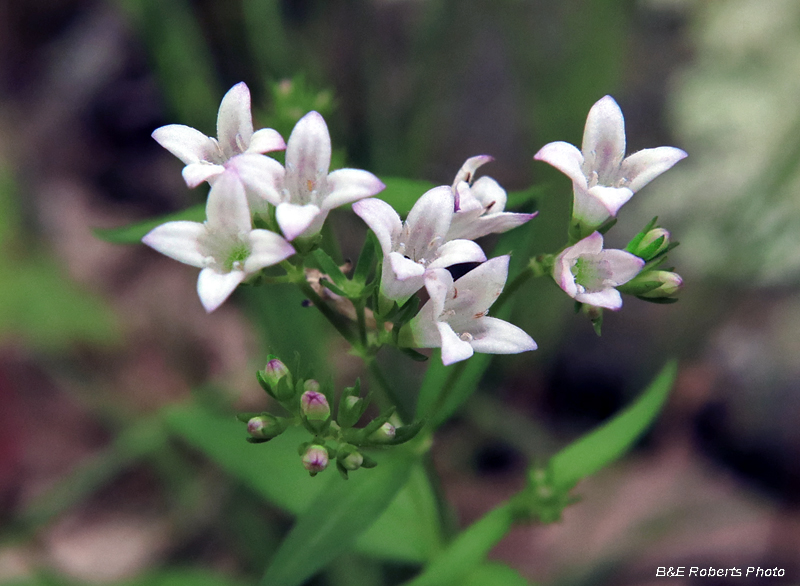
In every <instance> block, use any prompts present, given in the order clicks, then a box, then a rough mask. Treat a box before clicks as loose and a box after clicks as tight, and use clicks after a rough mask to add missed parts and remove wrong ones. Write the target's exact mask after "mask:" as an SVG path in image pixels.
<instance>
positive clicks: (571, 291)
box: [553, 248, 578, 299]
mask: <svg viewBox="0 0 800 586" xmlns="http://www.w3.org/2000/svg"><path fill="white" fill-rule="evenodd" d="M569 251H570V249H569V248H568V249H566V250H565V251H563V252H562V253H561V254H559V255H558V256H557V257H556V260H555V262H554V263H553V280H554V281H555V282H556V285H558V286H559V287H561V288H562V289H563V290H564V292H565V293H566V294H567V295H569V296H570V297H572V298H573V299H574V298H575V296H576V295H577V294H578V286H577V285H576V284H575V275H573V274H572V270H571V269H572V262H571V259H570V258H568V257H567V254H569Z"/></svg>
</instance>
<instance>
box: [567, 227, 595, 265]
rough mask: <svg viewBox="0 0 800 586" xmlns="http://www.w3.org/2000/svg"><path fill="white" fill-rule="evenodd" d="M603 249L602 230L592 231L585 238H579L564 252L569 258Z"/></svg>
mask: <svg viewBox="0 0 800 586" xmlns="http://www.w3.org/2000/svg"><path fill="white" fill-rule="evenodd" d="M601 250H603V235H602V234H600V232H592V233H591V234H589V235H588V236H587V237H586V238H584V239H583V240H579V241H578V242H576V243H575V244H573V245H572V246H570V247H569V248H567V249H566V250H565V251H564V252H565V253H566V257H567V258H569V259H574V258H578V257H579V256H582V255H584V254H597V253H599V252H600V251H601Z"/></svg>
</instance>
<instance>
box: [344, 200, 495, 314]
mask: <svg viewBox="0 0 800 586" xmlns="http://www.w3.org/2000/svg"><path fill="white" fill-rule="evenodd" d="M453 206H454V201H453V192H452V190H451V189H450V187H448V186H446V185H442V186H440V187H434V188H433V189H431V190H429V191H427V192H426V193H424V194H423V195H422V197H420V198H419V199H418V200H417V202H416V203H415V204H414V207H413V208H411V211H410V212H409V213H408V217H407V218H406V221H405V223H404V222H402V221H401V220H400V216H399V215H398V214H397V212H396V211H395V210H394V208H392V206H390V205H389V204H388V203H386V202H384V201H381V200H379V199H366V200H363V201H359V202H356V203H354V204H353V211H354V212H355V213H356V214H358V215H359V216H361V219H362V220H364V222H366V224H367V226H369V227H370V228H371V229H372V231H373V232H374V233H375V236H377V237H378V242H380V245H381V249H382V250H383V272H382V274H381V293H383V294H384V295H385V296H386V297H387V298H388V299H394V300H396V301H398V302H400V303H402V302H404V301H405V300H406V299H408V298H409V297H411V296H412V295H413V294H414V293H416V292H417V291H418V290H419V289H421V288H422V286H423V285H424V276H425V273H426V272H427V271H429V270H431V269H437V268H445V267H449V266H451V265H454V264H458V263H464V262H483V261H485V260H486V255H485V254H483V250H481V247H480V246H478V245H477V244H475V243H474V242H472V241H471V240H462V239H457V240H450V241H449V242H445V236H446V235H447V232H448V230H449V229H450V222H451V219H452V217H453Z"/></svg>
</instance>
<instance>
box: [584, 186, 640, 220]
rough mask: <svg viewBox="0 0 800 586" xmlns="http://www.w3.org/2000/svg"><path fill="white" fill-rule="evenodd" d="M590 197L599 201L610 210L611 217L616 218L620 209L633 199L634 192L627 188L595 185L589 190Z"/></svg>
mask: <svg viewBox="0 0 800 586" xmlns="http://www.w3.org/2000/svg"><path fill="white" fill-rule="evenodd" d="M589 196H590V197H593V198H595V199H596V200H597V201H599V202H600V203H601V204H602V205H603V207H604V208H606V209H607V210H608V213H609V215H611V216H616V215H617V212H619V209H620V208H621V207H622V206H623V205H625V204H626V203H627V202H628V200H629V199H630V198H632V197H633V191H631V190H630V189H628V188H627V187H604V186H602V185H595V186H594V187H592V188H591V189H590V190H589Z"/></svg>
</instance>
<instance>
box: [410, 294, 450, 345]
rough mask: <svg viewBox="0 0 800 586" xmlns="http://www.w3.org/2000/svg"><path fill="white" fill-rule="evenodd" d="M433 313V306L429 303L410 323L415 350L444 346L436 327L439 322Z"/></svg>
mask: <svg viewBox="0 0 800 586" xmlns="http://www.w3.org/2000/svg"><path fill="white" fill-rule="evenodd" d="M433 313H434V312H433V305H432V304H431V302H430V301H428V302H427V303H426V304H425V305H423V306H422V309H420V310H419V313H417V315H415V316H414V319H412V320H411V321H410V322H409V324H408V325H409V327H410V328H411V334H412V336H413V337H414V347H415V348H439V347H440V346H441V345H442V337H441V335H439V328H438V327H437V325H436V324H437V323H438V322H437V321H436V319H435V318H434V317H433Z"/></svg>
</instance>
